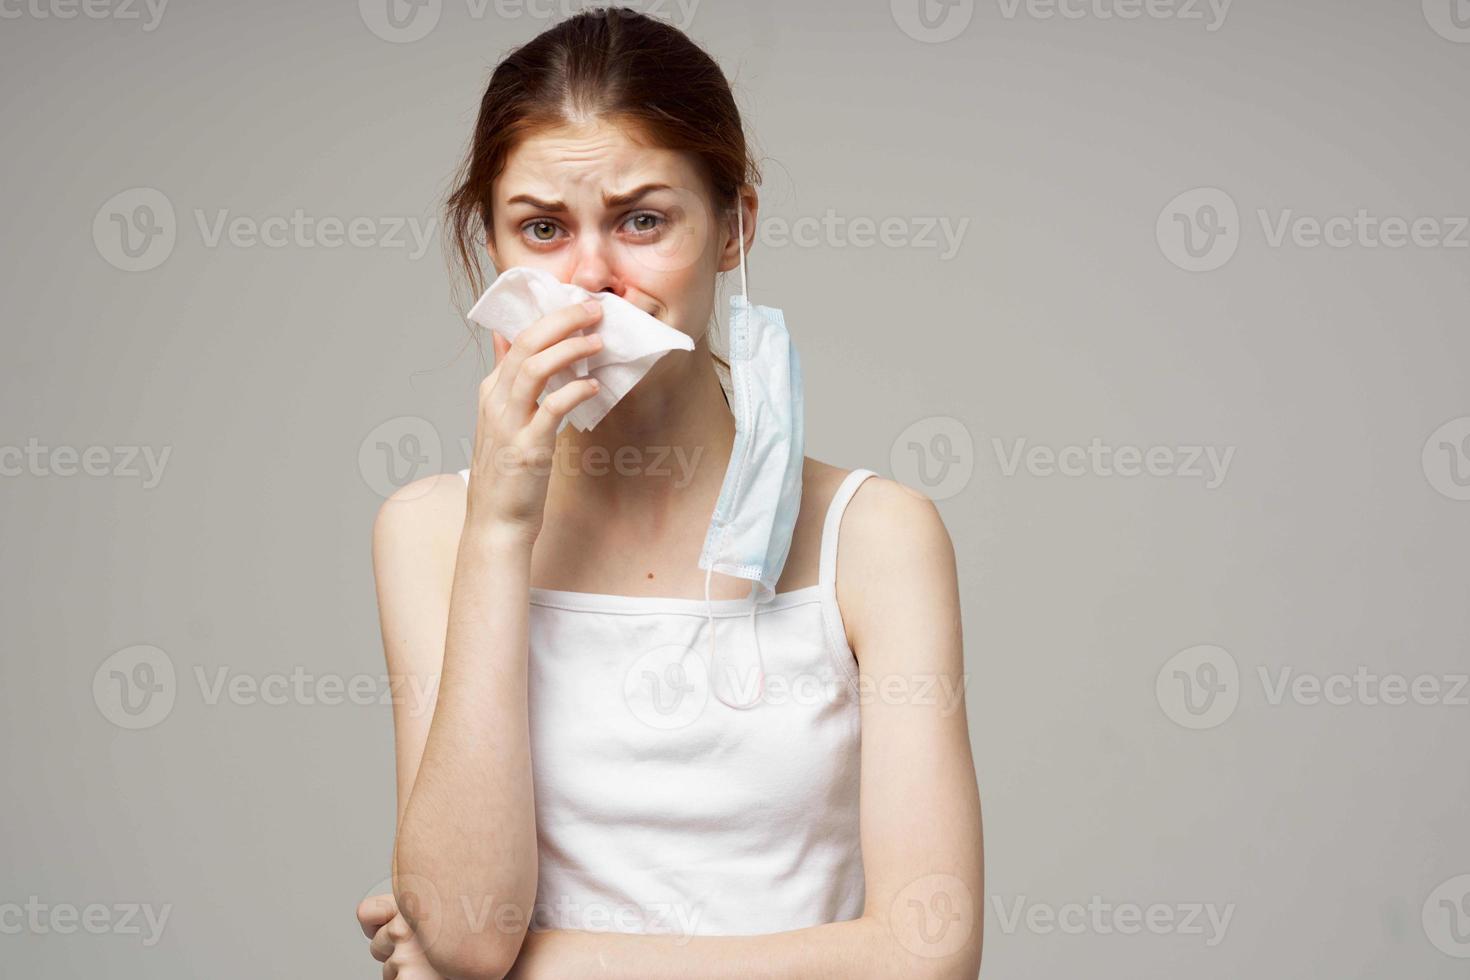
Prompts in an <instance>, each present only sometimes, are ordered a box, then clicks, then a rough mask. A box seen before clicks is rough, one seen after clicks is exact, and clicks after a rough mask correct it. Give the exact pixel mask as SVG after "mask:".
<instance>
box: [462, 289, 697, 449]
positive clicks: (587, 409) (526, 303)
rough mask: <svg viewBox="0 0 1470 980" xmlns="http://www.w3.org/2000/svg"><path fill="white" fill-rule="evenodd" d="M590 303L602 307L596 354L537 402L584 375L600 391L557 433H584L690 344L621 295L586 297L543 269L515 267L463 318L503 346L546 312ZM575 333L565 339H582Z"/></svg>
mask: <svg viewBox="0 0 1470 980" xmlns="http://www.w3.org/2000/svg"><path fill="white" fill-rule="evenodd" d="M587 299H595V300H597V301H598V302H599V303H601V304H602V318H601V319H600V320H598V321H597V323H596V324H595V325H594V326H593V327H592V331H591V332H593V333H598V334H601V335H602V350H600V351H598V352H597V353H595V354H593V355H592V356H591V357H584V358H582V359H580V360H578V361H576V362H574V363H573V364H572V366H571V368H570V369H563V370H561V371H558V372H557V373H556V374H553V375H552V376H551V377H550V379H548V380H547V382H546V387H545V388H544V389H543V390H542V392H541V397H542V398H545V397H546V396H547V395H549V394H551V393H552V392H554V391H556V390H557V389H558V388H560V387H562V386H563V385H567V384H571V383H572V382H573V381H576V380H577V379H579V378H585V377H587V376H588V375H589V374H590V375H591V376H592V377H594V378H596V379H597V381H598V383H599V385H600V387H599V388H598V391H597V394H595V395H593V396H592V397H591V398H589V399H587V400H586V401H584V402H583V403H582V404H580V405H578V406H577V407H576V408H574V409H572V410H571V411H570V412H568V413H567V415H566V417H565V418H564V419H562V423H561V425H560V426H559V427H558V428H557V431H558V432H560V431H561V430H562V429H564V428H566V425H567V423H568V422H570V423H572V424H573V425H575V426H576V427H577V428H578V429H580V430H581V431H583V432H586V431H587V430H588V429H591V428H592V427H594V426H595V425H597V423H598V422H601V421H602V419H603V417H604V416H606V415H607V413H608V412H610V411H612V408H613V406H614V405H616V404H617V403H618V402H619V401H620V400H622V397H623V396H624V395H626V394H627V393H628V392H629V391H631V390H633V386H634V385H636V384H637V383H638V382H639V381H640V380H642V378H643V376H644V375H645V374H647V373H648V370H649V369H650V368H652V367H653V365H654V363H655V362H657V361H658V359H659V358H660V357H663V356H664V355H665V354H667V353H668V352H669V351H671V350H693V349H694V341H693V340H692V339H690V337H689V335H688V334H686V333H681V332H680V331H678V330H675V329H674V328H673V327H671V326H669V325H668V324H666V323H664V322H663V321H662V320H659V319H657V318H656V317H652V316H649V315H648V314H647V313H645V312H643V311H642V310H640V309H639V308H638V307H636V306H634V305H633V304H632V303H629V302H628V301H627V300H625V299H623V298H622V297H621V296H615V295H613V294H612V293H589V292H588V291H587V290H585V289H583V288H582V287H581V286H573V285H572V284H571V283H565V282H562V281H561V280H560V279H558V278H556V276H554V275H552V274H551V273H549V272H547V271H545V270H543V269H532V268H528V267H526V266H515V267H513V268H510V269H506V270H505V271H504V272H502V273H501V274H500V275H499V276H497V277H496V278H495V282H494V283H492V284H491V286H490V288H489V289H487V290H485V295H483V296H481V297H480V298H479V300H478V301H477V302H476V303H475V305H474V307H473V308H472V309H471V310H470V312H469V319H470V320H472V321H473V322H475V323H477V324H479V325H480V326H482V327H484V328H485V329H486V330H493V331H494V332H496V333H498V334H500V335H501V336H502V337H504V338H505V339H506V340H508V341H514V340H515V339H516V335H517V334H519V333H520V332H521V331H522V330H524V329H526V328H527V327H529V326H531V324H533V323H535V322H536V321H537V320H539V319H541V318H542V317H543V316H545V315H546V314H548V313H551V312H553V311H555V310H559V309H562V308H563V307H567V306H571V305H572V304H573V303H580V302H582V301H584V300H587ZM584 333H586V331H583V330H578V331H577V332H576V333H574V334H572V335H571V336H582V335H583V334H584Z"/></svg>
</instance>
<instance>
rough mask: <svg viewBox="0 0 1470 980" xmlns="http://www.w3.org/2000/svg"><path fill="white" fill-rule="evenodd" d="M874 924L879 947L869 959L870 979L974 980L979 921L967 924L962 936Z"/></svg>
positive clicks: (887, 923) (977, 972) (891, 923)
mask: <svg viewBox="0 0 1470 980" xmlns="http://www.w3.org/2000/svg"><path fill="white" fill-rule="evenodd" d="M876 921H877V925H876V928H877V929H878V930H879V932H880V934H881V939H880V940H879V943H880V946H881V947H882V948H881V950H880V951H879V955H877V956H875V957H874V958H873V960H872V962H873V964H874V971H873V973H872V974H871V975H872V976H874V977H882V978H883V980H889V978H892V980H899V978H903V980H976V978H977V977H978V976H979V975H980V951H981V946H982V943H983V941H984V935H983V927H984V922H983V920H980V921H975V922H972V923H970V926H971V928H970V930H969V932H968V933H966V934H964V935H958V934H956V933H953V932H951V933H949V935H944V934H943V933H931V932H927V931H922V932H921V931H914V930H913V929H911V928H909V927H908V926H909V924H908V923H903V924H900V923H899V922H897V921H893V920H876ZM957 924H958V923H956V924H953V925H957Z"/></svg>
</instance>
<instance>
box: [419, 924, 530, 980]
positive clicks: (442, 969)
mask: <svg viewBox="0 0 1470 980" xmlns="http://www.w3.org/2000/svg"><path fill="white" fill-rule="evenodd" d="M440 925H441V926H442V923H440ZM425 928H426V929H428V930H430V932H429V933H428V934H425V933H421V932H419V928H418V923H414V932H415V935H418V936H421V937H424V938H421V939H420V944H421V946H422V948H423V951H424V958H425V959H426V960H428V961H429V965H430V966H431V967H433V968H434V972H435V973H437V974H438V975H439V976H440V977H442V978H443V980H504V978H505V977H506V976H507V975H508V974H509V973H510V972H511V968H512V967H513V966H514V965H515V962H516V957H517V956H518V955H519V954H520V947H521V938H522V936H523V934H521V933H505V932H501V931H499V930H496V929H494V928H487V929H480V930H477V929H474V928H459V929H445V928H436V926H435V924H433V923H429V922H425Z"/></svg>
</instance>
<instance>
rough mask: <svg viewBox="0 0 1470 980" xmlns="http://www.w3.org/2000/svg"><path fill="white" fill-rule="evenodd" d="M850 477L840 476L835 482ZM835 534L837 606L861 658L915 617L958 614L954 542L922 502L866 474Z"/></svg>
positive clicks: (902, 488) (893, 484) (903, 488)
mask: <svg viewBox="0 0 1470 980" xmlns="http://www.w3.org/2000/svg"><path fill="white" fill-rule="evenodd" d="M850 472H851V470H839V471H838V475H837V477H836V482H837V483H838V484H840V483H841V481H842V480H843V479H844V478H846V476H847V474H848V473H850ZM828 496H829V497H830V496H831V495H830V493H829V494H828ZM839 535H840V537H839V542H840V546H839V547H838V550H837V599H838V605H839V607H840V608H841V611H842V618H843V623H844V625H845V626H846V628H847V634H848V640H849V642H850V644H851V645H852V647H853V650H854V651H855V652H857V653H858V655H859V657H860V658H861V657H862V656H863V654H864V652H865V650H866V649H868V648H871V646H872V644H873V643H886V641H887V640H888V639H893V638H897V637H898V636H900V635H901V634H902V632H903V631H904V630H906V629H909V628H910V627H911V624H912V621H913V620H914V619H915V618H916V617H919V618H929V617H937V618H939V619H940V620H947V619H949V618H950V617H951V615H953V616H957V615H958V590H957V581H956V570H955V555H954V544H953V542H952V540H951V539H950V535H949V529H948V528H946V527H945V525H944V519H943V518H942V517H941V516H940V514H939V509H938V508H937V507H935V505H934V501H932V500H931V499H929V497H928V496H926V495H925V494H923V493H920V492H919V491H917V490H914V489H912V488H910V487H907V486H905V485H903V484H902V483H899V482H897V481H895V480H890V479H887V478H885V477H882V476H876V475H875V476H870V477H868V478H867V479H865V480H863V482H862V483H861V484H860V485H859V486H858V488H857V490H856V492H855V493H854V494H853V496H852V498H851V500H849V501H848V504H847V508H846V510H845V511H844V512H843V515H842V521H841V525H840V527H839Z"/></svg>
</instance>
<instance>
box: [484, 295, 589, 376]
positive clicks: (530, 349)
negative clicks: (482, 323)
mask: <svg viewBox="0 0 1470 980" xmlns="http://www.w3.org/2000/svg"><path fill="white" fill-rule="evenodd" d="M601 317H602V306H601V304H599V303H598V302H597V301H596V300H587V301H586V302H585V303H573V304H572V305H571V306H565V307H562V308H561V309H559V310H554V311H552V312H551V313H548V314H546V315H545V316H543V317H542V318H541V319H539V320H537V321H536V322H535V323H533V324H531V325H530V326H529V327H527V328H526V329H525V330H522V331H521V332H520V334H519V335H518V336H517V337H516V339H515V340H514V341H513V342H512V343H511V345H510V350H509V351H508V352H507V353H506V355H505V361H504V363H503V365H500V366H501V367H502V368H503V370H501V372H500V377H501V380H503V381H505V382H506V383H507V386H508V385H509V384H513V383H514V382H515V377H516V372H518V371H519V370H520V367H521V363H522V362H523V361H524V360H525V359H526V358H528V357H530V356H531V355H532V354H539V353H540V352H541V351H543V350H545V349H546V348H547V347H549V346H551V345H552V344H554V343H556V342H557V341H558V340H564V339H566V338H567V337H570V336H571V335H572V334H573V333H575V332H576V331H578V330H583V329H586V328H587V327H590V326H592V325H593V324H594V323H596V322H597V321H598V320H599V319H600V318H601ZM496 387H497V390H498V389H500V388H501V387H502V386H500V385H497V386H496Z"/></svg>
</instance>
